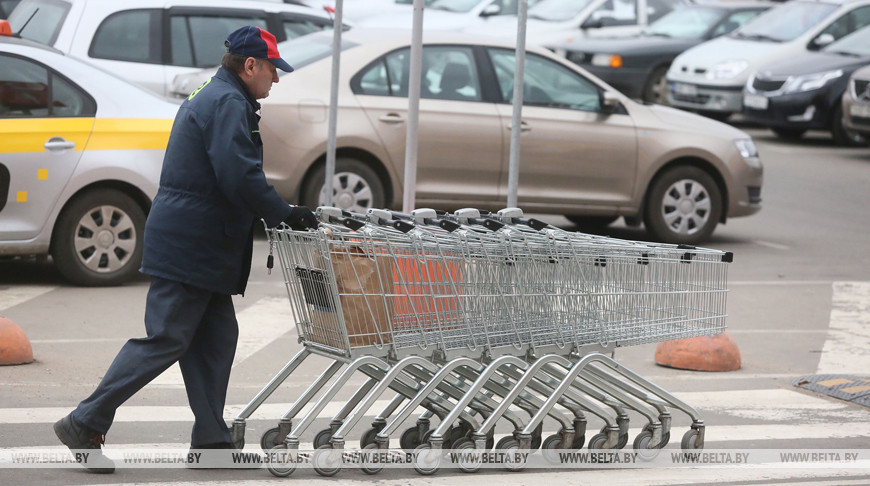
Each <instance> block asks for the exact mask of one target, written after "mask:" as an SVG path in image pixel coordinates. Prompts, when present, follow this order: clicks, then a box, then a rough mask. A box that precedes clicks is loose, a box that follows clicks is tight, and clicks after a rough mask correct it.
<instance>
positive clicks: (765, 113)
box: [743, 91, 839, 130]
mask: <svg viewBox="0 0 870 486" xmlns="http://www.w3.org/2000/svg"><path fill="white" fill-rule="evenodd" d="M750 97H752V99H756V100H761V98H764V99H766V100H767V102H766V104H767V107H766V108H765V107H760V106H758V105H754V104H753V103H752V102H748V103H744V105H743V117H744V118H745V119H746V120H748V121H752V122H755V123H758V124H760V125H764V126H766V127H774V128H778V127H781V128H797V129H803V130H827V129H829V128H830V126H831V112H832V111H833V108H834V106H833V104H832V102H831V99H830V97H829V96H827V95H826V94H825V93H823V92H819V91H807V92H803V93H792V94H787V95H779V96H771V97H766V96H763V95H760V94H755V93H746V98H747V99H750ZM837 98H839V97H837ZM762 104H763V102H762Z"/></svg>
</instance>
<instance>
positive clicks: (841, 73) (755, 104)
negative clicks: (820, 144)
mask: <svg viewBox="0 0 870 486" xmlns="http://www.w3.org/2000/svg"><path fill="white" fill-rule="evenodd" d="M867 65H870V27H865V28H863V29H861V30H859V31H857V32H853V33H852V34H849V35H847V36H846V37H843V38H842V39H840V40H838V41H836V42H834V43H833V44H829V45H828V46H826V47H825V48H823V49H822V50H820V51H819V52H808V53H806V54H804V55H802V56H797V57H794V58H792V59H785V60H782V61H778V62H775V63H773V64H769V65H767V66H764V67H763V68H761V69H760V70H758V71H757V72H756V73H754V74H752V75H751V76H749V81H747V82H746V88H745V90H744V94H743V116H744V118H745V119H746V120H748V121H751V122H755V123H758V124H760V125H762V126H766V127H769V128H770V129H771V130H773V132H774V133H776V134H777V135H778V136H780V137H783V138H788V139H795V138H800V137H801V136H802V135H803V134H804V132H806V131H807V130H828V131H830V132H831V135H832V136H833V138H834V142H835V143H836V144H838V145H847V146H848V145H864V144H865V143H866V140H865V139H864V137H862V136H861V135H859V134H858V133H855V132H851V131H850V130H848V129H847V128H845V127H844V126H843V108H842V99H843V93H844V92H845V91H846V88H847V86H848V84H849V76H850V75H851V74H852V73H853V72H855V71H856V70H857V69H859V68H861V67H863V66H867Z"/></svg>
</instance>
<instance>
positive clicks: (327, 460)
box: [311, 444, 341, 477]
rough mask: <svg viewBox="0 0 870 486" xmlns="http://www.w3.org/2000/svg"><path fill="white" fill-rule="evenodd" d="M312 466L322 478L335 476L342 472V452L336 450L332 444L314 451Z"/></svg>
mask: <svg viewBox="0 0 870 486" xmlns="http://www.w3.org/2000/svg"><path fill="white" fill-rule="evenodd" d="M311 465H312V466H313V467H314V471H315V472H316V473H317V474H320V475H321V476H325V477H330V476H335V475H336V474H338V471H341V451H336V450H334V449H333V448H332V444H324V445H322V446H320V447H318V448H317V449H315V450H314V454H313V455H312V456H311Z"/></svg>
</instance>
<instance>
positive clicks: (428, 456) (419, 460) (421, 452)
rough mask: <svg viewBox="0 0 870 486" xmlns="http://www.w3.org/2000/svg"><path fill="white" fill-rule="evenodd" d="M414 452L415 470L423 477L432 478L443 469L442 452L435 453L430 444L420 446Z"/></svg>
mask: <svg viewBox="0 0 870 486" xmlns="http://www.w3.org/2000/svg"><path fill="white" fill-rule="evenodd" d="M414 452H415V454H414V469H415V470H416V471H417V472H418V473H420V474H422V475H423V476H431V475H433V474H435V472H437V471H438V468H439V467H441V451H433V450H432V446H430V445H429V444H420V445H419V446H417V448H416V449H414Z"/></svg>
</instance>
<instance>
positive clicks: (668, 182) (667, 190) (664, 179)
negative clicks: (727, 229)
mask: <svg viewBox="0 0 870 486" xmlns="http://www.w3.org/2000/svg"><path fill="white" fill-rule="evenodd" d="M648 194H649V195H648V198H647V204H646V209H645V214H644V223H645V224H646V228H647V230H648V231H649V232H650V233H651V234H652V236H654V237H655V238H656V239H658V240H659V241H662V242H666V243H685V244H692V245H693V244H697V243H700V242H702V241H704V240H706V239H707V238H709V237H710V235H711V234H712V233H713V230H714V229H715V228H716V225H717V224H718V223H719V219H720V217H721V215H722V196H721V194H720V193H719V186H717V185H716V182H715V181H714V180H713V178H712V177H711V176H710V174H708V173H707V172H706V171H704V170H702V169H699V168H697V167H692V166H685V165H684V166H678V167H674V168H672V169H669V170H667V171H665V172H663V173H662V174H661V175H659V176H658V177H656V178H655V179H654V180H653V182H652V184H651V185H650V189H649V193H648Z"/></svg>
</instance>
